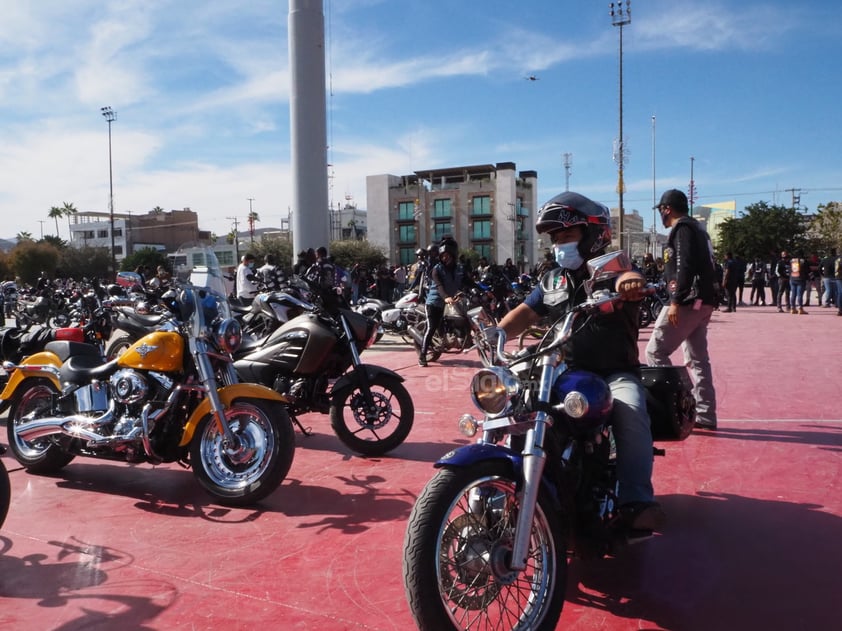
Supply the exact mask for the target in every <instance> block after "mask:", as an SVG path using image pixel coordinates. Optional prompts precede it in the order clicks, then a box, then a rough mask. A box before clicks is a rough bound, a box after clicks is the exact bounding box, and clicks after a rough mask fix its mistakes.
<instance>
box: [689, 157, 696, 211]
mask: <svg viewBox="0 0 842 631" xmlns="http://www.w3.org/2000/svg"><path fill="white" fill-rule="evenodd" d="M695 161H696V158H694V157H693V156H690V189H689V190H688V191H687V192H688V193H690V194H689V195H688V196H687V197H688V201H689V202H690V216H691V217H692V216H693V204H695V203H696V181H695V180H694V179H693V163H694V162H695Z"/></svg>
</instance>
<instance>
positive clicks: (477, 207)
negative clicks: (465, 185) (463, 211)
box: [471, 195, 491, 217]
mask: <svg viewBox="0 0 842 631" xmlns="http://www.w3.org/2000/svg"><path fill="white" fill-rule="evenodd" d="M471 215H472V216H474V217H484V216H487V215H488V216H490V215H491V196H489V195H477V196H475V197H472V198H471Z"/></svg>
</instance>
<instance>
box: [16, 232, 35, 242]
mask: <svg viewBox="0 0 842 631" xmlns="http://www.w3.org/2000/svg"><path fill="white" fill-rule="evenodd" d="M15 239H17V240H18V241H32V233H31V232H26V231H25V230H24V231H22V232H18V233H17V234H16V235H15Z"/></svg>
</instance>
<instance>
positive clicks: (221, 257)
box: [216, 250, 235, 267]
mask: <svg viewBox="0 0 842 631" xmlns="http://www.w3.org/2000/svg"><path fill="white" fill-rule="evenodd" d="M216 260H217V261H219V265H220V267H222V266H223V265H224V266H226V267H230V266H232V265H235V263H234V252H232V251H231V250H225V251H222V252H217V253H216Z"/></svg>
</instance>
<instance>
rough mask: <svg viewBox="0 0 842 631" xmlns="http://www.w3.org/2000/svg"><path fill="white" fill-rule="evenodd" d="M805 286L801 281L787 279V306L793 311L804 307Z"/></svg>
mask: <svg viewBox="0 0 842 631" xmlns="http://www.w3.org/2000/svg"><path fill="white" fill-rule="evenodd" d="M805 284H806V283H805V282H804V281H803V280H796V279H795V278H790V279H789V287H790V290H789V304H791V305H792V308H793V309H795V308H796V307H799V308H800V307H803V306H804V286H805Z"/></svg>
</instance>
